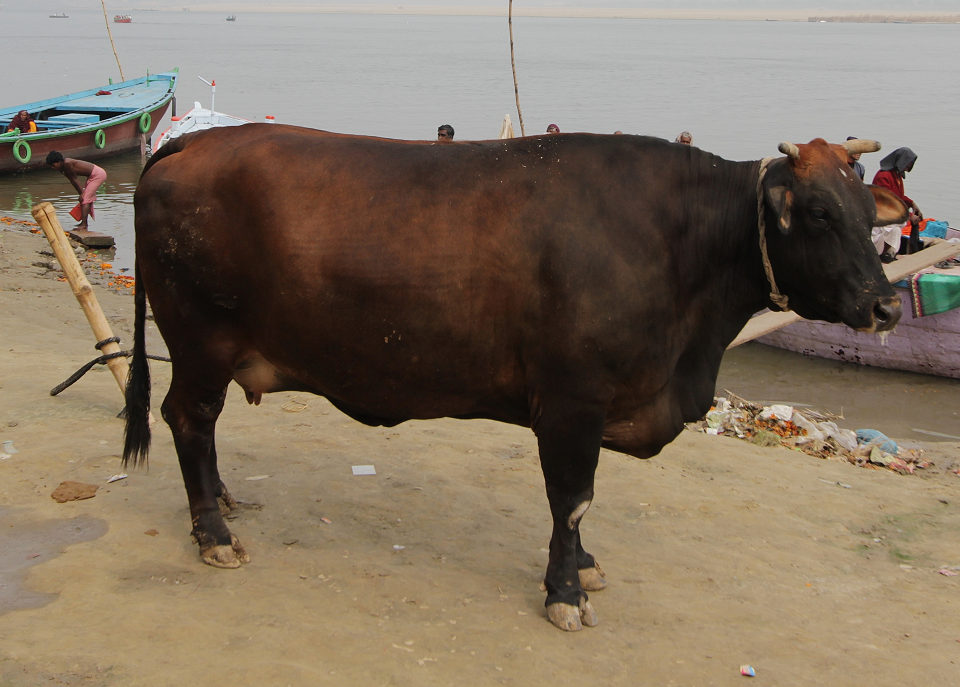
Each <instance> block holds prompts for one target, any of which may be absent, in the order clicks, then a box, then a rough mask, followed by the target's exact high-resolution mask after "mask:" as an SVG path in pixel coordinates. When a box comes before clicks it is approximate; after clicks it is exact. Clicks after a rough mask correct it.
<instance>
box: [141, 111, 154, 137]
mask: <svg viewBox="0 0 960 687" xmlns="http://www.w3.org/2000/svg"><path fill="white" fill-rule="evenodd" d="M152 121H153V120H152V119H151V118H150V113H149V112H144V113H143V114H142V115H140V123H139V124H138V125H137V128H138V129H140V133H141V134H145V133H147V132H148V131H150V124H151V122H152Z"/></svg>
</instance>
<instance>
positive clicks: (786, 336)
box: [731, 230, 960, 379]
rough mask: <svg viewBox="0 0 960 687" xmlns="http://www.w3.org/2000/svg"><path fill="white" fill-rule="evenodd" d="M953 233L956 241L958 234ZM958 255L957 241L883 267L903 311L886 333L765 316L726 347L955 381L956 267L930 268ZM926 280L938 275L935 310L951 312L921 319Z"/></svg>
mask: <svg viewBox="0 0 960 687" xmlns="http://www.w3.org/2000/svg"><path fill="white" fill-rule="evenodd" d="M951 231H952V232H955V230H951ZM955 233H956V235H957V236H960V232H955ZM958 255H960V242H957V241H939V242H936V243H932V244H931V245H929V246H928V247H927V248H925V249H924V250H922V251H920V252H919V253H914V254H913V255H904V256H900V258H899V259H898V260H896V261H895V262H892V263H890V264H887V265H884V271H885V272H886V274H887V277H888V278H889V279H890V281H891V282H893V283H894V286H895V290H896V291H897V293H898V295H899V296H900V300H901V306H902V309H903V315H902V317H901V318H900V322H899V324H897V327H896V329H894V330H893V331H891V332H887V333H885V334H883V335H877V334H866V333H863V332H858V331H854V330H853V329H850V328H849V327H847V326H846V325H843V324H828V323H826V322H814V321H811V320H803V319H801V318H800V317H799V316H798V315H796V314H795V313H792V312H776V313H771V312H768V313H764V314H762V315H758V316H756V317H754V318H753V319H752V320H751V321H750V322H748V323H747V326H746V327H744V330H743V332H741V333H740V335H739V336H738V337H737V338H736V339H735V340H734V342H733V343H732V344H731V347H733V346H736V345H739V344H741V343H744V342H745V341H749V340H753V339H755V340H756V341H757V342H758V343H762V344H766V345H768V346H775V347H776V348H783V349H786V350H789V351H794V352H797V353H802V354H803V355H811V356H814V357H818V358H826V359H829V360H841V361H845V362H850V363H855V364H857V365H870V366H873V367H882V368H886V369H891V370H904V371H907V372H918V373H921V374H930V375H936V376H939V377H951V378H954V379H960V347H958V345H957V342H958V341H960V267H958V266H949V267H944V268H930V267H929V266H930V265H933V264H942V262H943V261H946V260H948V259H951V258H954V257H956V256H958ZM926 275H942V276H938V277H937V280H936V281H937V286H938V288H940V289H942V291H941V294H948V295H947V296H946V297H942V296H941V299H940V301H941V305H940V307H941V308H950V306H951V304H953V303H956V305H955V306H954V307H952V308H951V309H945V310H943V311H941V312H934V313H933V314H924V312H923V310H924V304H923V296H922V293H923V284H924V279H926V278H927V276H926ZM939 309H940V308H936V309H935V310H939Z"/></svg>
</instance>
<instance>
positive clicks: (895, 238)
mask: <svg viewBox="0 0 960 687" xmlns="http://www.w3.org/2000/svg"><path fill="white" fill-rule="evenodd" d="M901 228H902V225H900V224H888V225H886V226H884V227H874V228H873V229H872V230H871V232H870V238H871V239H873V245H874V246H876V248H877V255H880V254H881V253H883V247H884V245H885V244H886V245H888V246H890V247H891V248H893V252H894V253H896V252H897V251H898V250H900V229H901Z"/></svg>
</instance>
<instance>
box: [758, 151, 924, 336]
mask: <svg viewBox="0 0 960 687" xmlns="http://www.w3.org/2000/svg"><path fill="white" fill-rule="evenodd" d="M879 149H880V145H879V144H878V143H877V142H875V141H867V140H851V141H847V142H846V143H845V144H843V145H831V144H829V143H827V142H826V141H824V140H823V139H821V138H817V139H814V140H813V141H810V143H804V144H799V145H795V144H793V143H781V144H780V151H781V152H783V153H785V154H786V156H787V157H786V158H780V159H777V160H774V161H772V162H771V163H770V164H769V166H768V167H767V172H766V174H765V176H764V177H763V182H762V185H763V188H762V194H763V200H764V207H765V211H764V215H763V221H762V222H761V230H763V228H764V227H763V225H764V224H765V225H766V226H765V230H766V243H767V246H768V252H769V262H770V265H771V266H772V274H773V278H774V281H775V283H776V286H777V288H778V289H779V291H780V292H782V293H783V294H785V295H786V296H787V297H788V298H789V307H790V308H791V309H792V310H794V311H796V312H797V313H798V314H799V315H802V316H803V317H806V318H808V319H818V320H826V321H828V322H838V321H842V322H844V323H845V324H847V325H849V326H850V327H853V328H854V329H859V330H863V331H885V330H888V329H892V328H893V327H894V325H896V323H897V321H898V320H899V319H900V300H899V298H898V297H897V296H896V294H895V293H894V291H893V289H892V287H891V286H890V284H889V282H888V281H887V279H886V277H885V276H884V274H883V269H882V266H881V264H880V258H879V256H878V255H877V251H876V249H875V248H874V245H873V243H872V241H871V239H870V230H871V228H872V227H874V226H882V225H885V224H893V223H896V222H903V221H904V220H905V219H906V216H907V210H906V207H905V206H904V205H903V203H902V202H900V200H899V199H898V198H897V197H896V196H895V195H893V194H892V193H890V192H889V191H886V190H885V189H881V188H878V187H876V186H869V185H866V184H864V183H863V182H862V181H861V180H860V178H859V177H858V176H857V175H856V174H855V173H854V171H853V170H852V169H851V168H850V167H849V165H848V164H847V153H848V152H872V151H875V150H879Z"/></svg>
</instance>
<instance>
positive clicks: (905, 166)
mask: <svg viewBox="0 0 960 687" xmlns="http://www.w3.org/2000/svg"><path fill="white" fill-rule="evenodd" d="M916 161H917V154H916V153H915V152H913V151H912V150H910V149H909V148H897V149H896V150H894V151H893V152H892V153H890V154H889V155H887V156H886V157H885V158H883V159H882V160H880V170H879V171H878V172H877V173H876V175H875V176H874V177H873V185H874V186H882V187H883V188H886V189H889V190H891V191H893V192H894V193H895V194H896V195H897V197H898V198H899V199H900V200H902V201H903V202H904V203H905V204H906V206H907V207H908V208H910V210H911V212H913V214H915V215H916V216H917V219H923V213H922V212H920V208H919V207H917V204H916V203H915V202H913V200H911V199H910V198H909V197H908V196H907V194H906V193H904V192H903V177H904V176H906V174H907V172H912V171H913V165H914V163H915V162H916Z"/></svg>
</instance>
